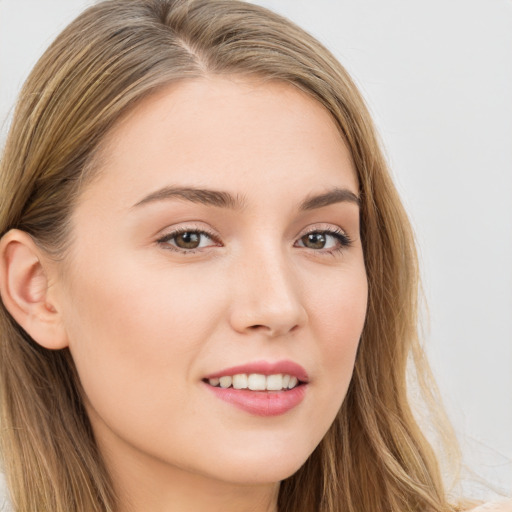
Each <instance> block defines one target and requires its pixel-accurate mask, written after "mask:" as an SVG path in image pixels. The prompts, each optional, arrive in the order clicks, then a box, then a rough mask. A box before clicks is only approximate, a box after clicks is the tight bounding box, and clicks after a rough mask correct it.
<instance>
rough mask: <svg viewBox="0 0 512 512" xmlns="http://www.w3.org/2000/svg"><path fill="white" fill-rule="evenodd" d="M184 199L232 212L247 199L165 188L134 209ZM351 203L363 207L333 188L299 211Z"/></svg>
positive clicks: (355, 198) (348, 193)
mask: <svg viewBox="0 0 512 512" xmlns="http://www.w3.org/2000/svg"><path fill="white" fill-rule="evenodd" d="M175 198H177V199H184V200H186V201H190V202H192V203H198V204H203V205H206V206H216V207H218V208H227V209H230V210H242V209H243V208H244V206H245V199H244V198H243V197H242V196H240V195H236V196H234V195H232V194H230V193H229V192H225V191H220V190H210V189H203V188H196V187H173V186H167V187H163V188H161V189H159V190H157V191H155V192H152V193H151V194H148V195H147V196H145V197H144V198H142V199H141V200H140V201H139V202H137V203H135V204H134V205H133V207H132V208H136V207H138V206H142V205H146V204H148V203H153V202H157V201H163V200H166V199H175ZM343 202H349V203H354V204H356V205H357V206H361V200H360V199H359V197H358V196H357V195H356V194H354V192H352V191H350V190H348V189H346V188H338V187H336V188H333V189H331V190H328V191H327V192H323V193H321V194H317V195H314V196H310V197H307V198H306V199H304V201H302V202H301V203H300V204H299V208H298V209H299V211H308V210H315V209H317V208H323V207H325V206H329V205H331V204H335V203H343Z"/></svg>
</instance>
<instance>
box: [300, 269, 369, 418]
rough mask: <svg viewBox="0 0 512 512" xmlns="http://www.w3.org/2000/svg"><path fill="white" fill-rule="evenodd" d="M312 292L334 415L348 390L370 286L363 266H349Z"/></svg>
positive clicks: (315, 326) (318, 347) (314, 324)
mask: <svg viewBox="0 0 512 512" xmlns="http://www.w3.org/2000/svg"><path fill="white" fill-rule="evenodd" d="M321 290H322V291H320V289H319V290H318V292H316V293H315V294H314V295H311V297H310V298H311V304H313V306H312V307H311V308H310V311H311V312H312V315H311V317H310V322H311V328H312V329H313V331H314V332H316V333H318V334H317V336H316V338H317V344H316V350H317V355H318V360H319V361H321V364H320V368H321V371H322V373H323V374H324V376H325V377H326V378H324V379H321V382H322V386H325V387H326V389H325V393H323V394H322V395H323V396H325V397H326V401H325V407H326V409H327V410H330V413H329V414H328V416H330V417H331V419H332V420H333V419H334V416H335V415H336V413H337V411H338V409H339V407H340V406H341V404H342V402H343V399H344V398H345V394H346V392H347V389H348V386H349V384H350V380H351V378H352V373H353V370H354V364H355V358H356V354H357V349H358V346H359V340H360V337H361V333H362V330H363V326H364V322H365V318H366V310H367V295H368V286H367V280H366V273H365V271H364V267H362V266H357V267H356V268H355V269H351V270H349V269H347V270H346V271H344V272H343V275H341V276H340V279H333V280H331V283H330V285H329V286H324V287H321ZM325 290H328V291H327V292H325Z"/></svg>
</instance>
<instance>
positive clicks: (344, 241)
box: [157, 228, 353, 256]
mask: <svg viewBox="0 0 512 512" xmlns="http://www.w3.org/2000/svg"><path fill="white" fill-rule="evenodd" d="M184 233H194V234H197V235H206V236H207V237H208V238H210V240H212V241H213V242H216V243H220V242H219V240H218V238H217V237H216V236H215V235H214V234H213V233H211V232H209V231H206V230H204V229H197V228H180V229H176V230H174V231H172V232H171V233H168V234H166V235H164V236H162V237H161V238H159V239H158V240H157V243H158V244H160V245H162V246H165V249H166V250H171V251H174V252H178V253H181V254H195V253H197V252H201V250H202V249H203V248H196V249H182V248H180V247H176V246H174V245H172V244H170V243H169V241H170V240H173V239H175V238H176V237H178V236H179V235H182V234H184ZM316 234H323V235H327V236H332V237H333V238H335V239H336V240H337V241H338V244H339V245H338V246H337V247H335V248H333V249H324V250H322V249H319V250H318V251H317V250H315V249H311V250H312V251H314V252H320V253H321V254H330V255H333V256H334V255H336V254H338V253H341V252H342V251H344V250H345V249H346V248H348V247H350V246H351V245H352V242H353V241H352V239H351V238H350V237H349V236H348V235H347V234H346V233H345V232H343V231H342V230H341V229H313V230H311V231H308V232H306V233H304V234H303V235H301V236H300V237H299V240H302V238H304V237H306V236H308V235H316ZM304 248H305V249H307V247H304Z"/></svg>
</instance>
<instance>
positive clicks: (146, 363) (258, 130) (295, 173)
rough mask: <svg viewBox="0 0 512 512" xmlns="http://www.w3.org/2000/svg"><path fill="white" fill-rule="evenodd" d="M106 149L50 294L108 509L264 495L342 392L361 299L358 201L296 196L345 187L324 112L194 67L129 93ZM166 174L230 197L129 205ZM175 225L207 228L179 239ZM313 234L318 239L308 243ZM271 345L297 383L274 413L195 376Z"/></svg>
mask: <svg viewBox="0 0 512 512" xmlns="http://www.w3.org/2000/svg"><path fill="white" fill-rule="evenodd" d="M101 161H102V164H101V168H100V169H99V174H98V176H97V177H96V178H95V179H94V180H92V182H91V183H90V184H89V185H88V186H87V187H86V189H85V191H84V192H83V194H82V196H81V198H80V200H79V203H78V205H77V207H76V210H75V211H74V214H73V217H72V219H71V221H72V234H73V237H72V244H71V249H70V253H69V254H68V255H67V259H66V261H65V262H64V263H63V264H62V267H61V268H57V270H56V273H55V276H56V277H55V278H54V279H53V280H52V283H51V290H52V291H51V293H52V297H53V298H52V304H54V306H52V307H54V309H55V311H58V314H59V316H60V318H61V321H62V326H63V333H64V334H63V340H64V341H63V345H66V346H69V348H70V350H71V353H72V356H73V358H74V361H75V363H76V366H77V369H78V373H79V376H80V380H81V382H82V385H83V388H84V392H85V401H86V407H87V410H88V413H89V416H90V419H91V423H92V426H93V429H94V433H95V436H96V438H97V440H98V443H99V446H100V450H101V451H102V454H103V456H104V457H105V460H106V463H107V467H108V469H109V471H110V472H111V474H112V477H113V481H114V484H115V487H116V489H117V491H118V494H119V496H120V498H121V503H120V508H119V511H118V512H136V511H137V512H142V511H147V510H151V511H152V512H160V511H161V512H164V511H165V512H171V511H180V512H187V511H197V510H209V511H221V510H222V511H223V512H226V511H231V510H233V511H235V510H236V511H238V512H240V511H246V512H249V511H255V512H256V511H273V510H276V500H277V492H278V487H279V481H280V480H282V479H284V478H286V477H288V476H290V475H291V474H293V473H294V472H295V471H296V470H297V469H298V468H299V467H300V466H301V465H302V464H303V463H304V462H305V460H306V459H307V457H308V456H309V455H310V454H311V452H312V451H313V450H314V448H315V447H316V446H317V445H318V443H319V442H320V440H321V439H322V437H323V436H324V435H325V433H326V431H327V430H328V428H329V426H330V425H331V424H332V421H333V420H334V418H335V415H336V413H337V411H338V409H339V407H340V405H341V403H342V401H343V399H344V397H345V394H346V391H347V387H348V385H349V382H350V379H351V376H352V371H353V366H354V360H355V355H356V351H357V346H358V342H359V338H360V335H361V331H362V328H363V323H364V318H365V314H366V303H367V279H366V273H365V266H364V259H363V251H362V247H361V241H360V238H359V207H358V205H357V204H356V203H355V202H352V201H340V202H337V203H334V204H330V205H328V206H323V207H319V208H315V209H311V210H307V211H299V210H298V204H299V203H300V202H301V201H303V200H305V199H307V198H309V197H311V196H312V195H316V194H321V193H324V192H326V191H328V190H331V189H333V188H338V189H345V190H348V191H350V192H351V193H352V194H353V195H355V196H357V194H358V183H357V178H356V174H355V171H354V167H353V163H352V160H351V156H350V153H349V151H348V149H347V147H346V145H345V143H344V141H343V139H342V137H341V136H340V134H339V131H338V129H337V127H336V126H335V124H334V122H333V120H332V119H331V117H330V115H329V114H328V112H327V111H326V110H325V109H324V108H323V107H322V106H321V105H320V104H318V103H317V102H315V101H314V100H313V99H311V98H309V97H308V96H307V95H305V94H304V93H302V92H300V91H298V90H297V89H295V88H293V87H292V86H290V85H286V84H280V83H266V84H261V83H257V82H250V81H245V80H242V79H240V78H236V77H229V78H206V79H201V80H196V81H191V82H183V83H180V84H174V85H172V86H170V87H169V88H167V89H166V90H164V91H161V92H159V93H158V94H156V95H154V96H152V97H150V98H148V99H146V100H144V101H143V102H142V103H140V104H139V105H138V106H137V107H136V109H135V110H133V111H132V112H130V114H129V115H127V116H126V117H125V118H124V119H123V120H122V122H121V123H119V124H118V126H117V127H116V128H115V129H114V130H113V131H112V132H111V134H110V135H109V136H108V140H107V141H106V144H105V147H104V151H103V154H102V160H101ZM169 186H181V187H185V186H187V187H200V188H207V189H214V190H222V191H226V192H229V193H230V194H232V195H233V196H234V197H237V198H239V199H241V200H243V206H242V207H240V208H238V209H230V208H223V207H219V206H211V205H205V204H198V203H196V202H192V201H189V200H185V199H182V198H181V199H180V198H177V197H174V198H165V199H159V200H153V201H147V202H145V203H143V204H138V203H140V202H141V201H142V200H143V199H144V198H145V197H147V196H148V195H151V194H152V193H154V192H155V191H158V190H160V189H162V188H164V187H169ZM134 205H136V206H134ZM178 228H184V229H187V230H188V231H194V230H195V231H197V230H206V231H207V232H209V233H211V234H212V235H213V236H212V238H209V237H204V236H203V237H202V238H201V245H200V247H199V248H198V249H197V250H195V252H191V251H190V250H189V249H186V250H185V251H184V250H182V251H181V252H180V251H179V249H177V243H178V239H176V238H171V237H170V236H169V235H170V234H172V231H173V230H174V229H178ZM333 230H338V231H341V232H342V233H343V234H344V236H346V237H348V238H350V240H351V241H350V244H349V245H348V246H344V247H342V246H340V242H339V241H338V239H337V238H335V236H333V235H332V234H330V232H331V231H333ZM312 231H317V232H318V231H321V232H322V233H323V234H324V235H325V240H324V241H325V245H323V246H322V244H320V245H321V247H319V246H318V245H314V244H310V242H309V239H306V242H307V244H308V245H306V243H305V242H304V236H305V235H306V234H307V233H309V232H312ZM165 236H167V238H165V239H164V237H165ZM306 238H307V237H306ZM180 241H181V242H182V240H180ZM173 249H174V250H173ZM334 249H340V250H338V251H337V252H332V251H333V250H334ZM187 251H188V252H187ZM283 359H288V360H292V361H294V362H296V363H298V364H300V365H302V366H303V367H304V368H305V369H306V370H307V372H308V374H309V384H308V386H307V390H306V396H305V398H304V400H303V402H302V403H300V404H299V405H298V406H297V407H295V408H294V409H292V410H291V411H288V412H287V413H285V414H282V415H278V416H273V417H261V416H256V415H253V414H250V413H248V412H246V411H242V410H240V409H238V408H236V407H234V406H233V405H231V404H228V403H226V402H224V401H221V400H219V399H218V398H217V397H216V396H214V395H213V394H212V393H211V392H210V391H209V390H208V389H207V387H206V385H205V383H204V382H203V379H204V377H205V376H206V375H208V374H212V373H214V372H217V371H219V370H222V369H225V368H228V367H231V366H235V365H240V364H245V363H248V362H251V361H260V360H265V361H270V362H273V361H279V360H283Z"/></svg>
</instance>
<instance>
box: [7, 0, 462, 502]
mask: <svg viewBox="0 0 512 512" xmlns="http://www.w3.org/2000/svg"><path fill="white" fill-rule="evenodd" d="M213 75H237V76H248V77H252V78H257V79H258V80H262V81H267V80H271V81H280V82H285V83H288V84H291V85H293V86H294V87H297V88H299V89H300V90H302V91H304V92H306V93H307V94H309V95H310V96H311V97H312V98H314V99H315V100H317V101H318V102H320V103H321V104H322V105H323V106H324V107H325V108H326V109H327V110H328V111H329V112H330V113H331V115H332V117H333V118H334V120H335V121H336V123H337V125H338V127H339V129H340V133H341V134H342V136H343V137H344V139H345V141H346V143H347V145H348V147H349V149H350V152H351V154H352V158H353V161H354V165H355V169H356V172H357V177H358V180H359V185H360V193H361V237H362V242H363V251H364V257H365V265H366V272H367V276H368V283H369V297H368V313H367V318H366V324H365V327H364V330H363V334H362V338H361V343H360V347H359V350H358V355H357V359H356V365H355V370H354V376H353V379H352V382H351V385H350V388H349V391H348V394H347V396H346V399H345V400H344V403H343V405H342V407H341V409H340V411H339V414H338V416H337V418H336V420H335V422H334V423H333V425H332V427H331V428H330V430H329V431H328V433H327V435H326V436H325V438H324V439H323V440H322V442H321V443H320V445H319V446H318V447H317V449H316V450H315V451H314V453H313V454H312V455H311V456H310V458H309V459H308V460H307V461H306V463H305V464H304V466H303V467H302V468H300V469H299V470H298V471H297V473H295V474H294V475H292V476H291V477H290V478H288V479H287V480H285V481H283V482H282V484H281V488H280V494H279V511H280V512H311V511H312V510H316V511H318V512H341V511H344V512H360V511H361V510H375V511H376V510H386V511H389V512H399V511H400V512H402V511H404V510H408V511H411V512H420V511H421V512H427V511H428V512H442V511H448V510H452V508H451V507H450V505H449V504H448V502H447V499H446V496H445V491H444V488H443V482H442V478H441V475H440V471H439V468H438V463H437V460H436V457H435V455H434V453H433V451H432V449H431V447H430V444H429V443H428V442H427V440H426V439H425V438H424V436H423V434H422V433H421V431H420V429H419V427H418V425H417V422H416V420H415V418H414V415H413V413H412V411H411V409H410V406H409V401H408V396H407V382H406V378H407V367H408V365H409V364H410V363H411V361H412V362H413V364H414V365H415V366H414V367H415V372H416V374H417V377H418V381H419V382H420V385H421V388H422V390H423V391H424V393H425V396H426V400H427V403H428V404H430V406H432V410H433V411H434V410H435V406H434V403H435V401H436V400H437V398H436V397H435V396H433V395H432V392H431V390H432V389H434V388H433V387H432V383H431V380H430V374H429V372H428V367H427V366H426V363H425V362H424V360H423V355H422V350H421V347H420V344H419V342H418V335H417V320H418V319H417V309H418V304H417V302H418V268H417V257H416V252H415V246H414V239H413V233H412V230H411V227H410V224H409V221H408V219H407V216H406V214H405V212H404V210H403V208H402V205H401V202H400V200H399V197H398V195H397V192H396V190H395V188H394V186H393V184H392V181H391V178H390V176H389V173H388V171H387V166H386V162H385V159H384V157H383V155H382V151H381V149H380V147H379V142H378V140H377V136H376V132H375V128H374V126H373V124H372V121H371V118H370V115H369V113H368V110H367V108H366V106H365V104H364V101H363V99H362V97H361V96H360V94H359V92H358V91H357V88H356V87H355V85H354V83H353V82H352V80H351V79H350V77H349V75H348V74H347V72H346V71H345V70H344V68H343V67H342V66H341V65H340V64H339V63H338V62H337V60H336V59H335V58H334V57H333V56H332V55H331V54H330V53H329V52H328V51H327V50H326V49H325V48H324V47H323V46H322V45H321V44H320V43H319V42H318V41H316V40H315V39H314V38H312V37H311V36H309V35H308V34H307V33H305V32H304V31H303V30H302V29H300V28H298V27H297V26H296V25H294V24H293V23H291V22H289V21H288V20H286V19H284V18H282V17H280V16H278V15H277V14H274V13H272V12H270V11H268V10H266V9H264V8H261V7H258V6H255V5H251V4H247V3H243V2H239V1H237V0H107V1H104V2H101V3H99V4H98V5H95V6H93V7H91V8H89V9H88V10H86V11H85V12H84V13H83V14H82V15H81V16H79V17H78V18H77V19H76V20H75V21H74V22H72V23H71V24H70V25H69V26H68V27H67V28H66V29H65V30H64V31H63V32H62V33H61V34H60V35H59V36H58V38H57V39H56V41H55V42H54V43H53V44H52V45H51V46H50V47H49V49H48V50H47V51H46V53H45V54H44V55H43V57H42V58H41V59H40V61H39V62H38V63H37V65H36V66H35V68H34V70H33V71H32V73H31V75H30V76H29V78H28V80H27V82H26V83H25V85H24V87H23V90H22V92H21V95H20V99H19V103H18V105H17V108H16V111H15V115H14V120H13V123H12V126H11V129H10V133H9V135H8V139H7V143H6V146H5V150H4V154H3V157H2V160H1V163H0V190H1V192H0V194H1V196H0V197H1V208H0V235H3V234H5V233H6V232H7V231H8V230H10V229H12V228H17V229H21V230H24V231H26V232H27V233H29V234H30V235H31V236H32V237H33V238H34V240H35V241H37V243H38V244H39V245H40V246H41V247H43V248H44V250H45V251H47V252H48V253H49V254H51V255H53V256H54V257H56V258H62V255H63V254H64V253H65V249H66V247H67V246H68V245H69V244H70V243H72V230H71V229H70V218H71V214H72V212H73V208H74V205H75V204H76V201H77V200H78V198H79V196H80V192H81V190H83V187H85V186H87V183H88V180H91V179H94V176H95V173H96V172H98V169H99V168H101V157H102V144H103V143H104V141H105V140H106V136H107V134H108V133H109V131H110V130H111V129H112V127H113V126H114V125H115V124H116V123H118V122H119V121H120V119H121V118H122V116H124V115H126V114H127V113H128V112H129V111H130V109H131V108H132V107H133V106H134V105H135V104H136V103H137V102H139V101H141V100H142V99H143V98H145V97H147V96H148V95H150V94H152V93H154V92H156V91H157V90H159V89H161V88H163V87H166V86H168V85H169V84H171V83H176V82H179V81H184V80H194V79H199V78H204V77H208V76H213ZM0 329H1V341H0V386H1V390H0V392H1V409H0V414H1V416H0V421H1V423H2V433H1V437H0V442H1V450H2V456H3V461H4V465H5V469H6V473H7V480H8V485H9V488H10V493H11V498H12V502H13V505H14V509H15V510H16V511H19V512H29V511H30V512H32V511H34V510H38V511H39V512H100V511H101V512H114V511H115V508H116V496H115V492H114V490H113V486H112V484H111V482H110V479H109V476H108V474H107V471H106V469H105V466H104V463H103V461H102V458H101V455H100V453H99V451H98V448H97V446H96V444H95V441H94V436H93V433H92V429H91V427H90V424H89V421H88V418H87V414H86V412H85V410H84V406H83V402H82V390H81V387H80V382H79V378H78V375H77V372H76V370H75V368H74V365H73V361H72V359H71V356H70V353H69V351H68V350H67V349H63V350H60V351H49V350H46V349H44V348H41V347H40V346H39V345H37V344H36V343H35V342H34V341H33V340H31V339H30V337H29V336H28V335H27V334H26V333H25V332H24V331H23V330H22V329H21V328H20V327H19V325H17V324H16V322H15V321H14V320H13V319H12V317H11V316H10V315H9V313H8V312H7V310H6V309H5V307H4V306H3V305H2V307H1V311H0Z"/></svg>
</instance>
